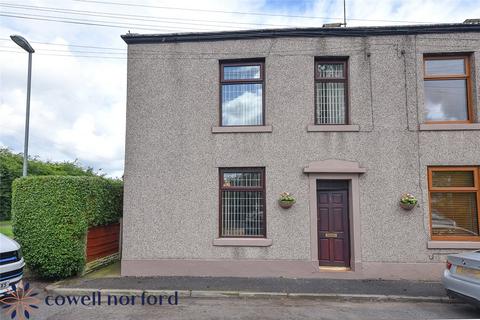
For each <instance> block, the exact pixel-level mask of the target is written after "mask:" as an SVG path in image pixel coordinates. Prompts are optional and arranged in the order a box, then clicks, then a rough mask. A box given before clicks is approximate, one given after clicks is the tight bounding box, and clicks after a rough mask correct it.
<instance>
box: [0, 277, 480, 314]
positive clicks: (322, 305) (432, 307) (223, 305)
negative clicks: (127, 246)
mask: <svg viewBox="0 0 480 320" xmlns="http://www.w3.org/2000/svg"><path fill="white" fill-rule="evenodd" d="M31 285H32V287H33V288H35V290H37V291H40V289H41V284H37V283H35V282H33V283H31ZM45 295H46V294H45V293H44V292H41V293H40V294H39V299H40V300H41V303H40V305H39V309H36V310H35V311H34V313H33V314H32V318H31V319H34V320H36V319H41V320H44V319H48V320H66V319H68V320H88V319H95V320H98V319H102V320H127V319H128V320H134V319H139V320H140V319H141V320H148V319H169V320H176V319H182V320H183V319H185V320H189V319H192V320H202V319H235V320H240V319H265V320H269V319H272V320H279V319H289V320H290V319H325V320H328V319H332V320H333V319H335V320H337V319H347V320H348V319H368V320H380V319H388V320H390V319H395V320H402V319H408V320H412V319H455V318H456V319H474V318H480V312H477V311H476V310H475V309H474V308H473V307H471V306H469V305H466V304H449V303H425V302H420V303H418V302H417V303H413V302H352V301H328V300H326V301H323V300H321V299H301V298H298V299H296V298H226V299H225V298H224V299H222V298H216V299H208V298H179V300H178V305H154V306H142V305H134V306H131V305H129V306H119V305H118V306H107V305H105V304H102V305H101V306H89V307H87V306H47V305H45V302H44V299H45ZM0 312H1V311H0ZM3 316H4V314H2V315H1V316H0V318H1V319H7V318H6V317H3Z"/></svg>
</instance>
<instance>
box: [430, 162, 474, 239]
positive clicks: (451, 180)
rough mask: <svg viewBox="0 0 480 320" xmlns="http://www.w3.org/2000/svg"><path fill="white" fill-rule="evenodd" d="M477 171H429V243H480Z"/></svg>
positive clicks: (465, 169) (444, 169) (454, 168)
mask: <svg viewBox="0 0 480 320" xmlns="http://www.w3.org/2000/svg"><path fill="white" fill-rule="evenodd" d="M478 171H479V170H478V167H431V168H428V176H429V181H428V189H429V194H430V213H431V234H432V240H459V241H462V240H467V241H468V240H470V241H479V240H480V230H479V229H480V224H479V202H480V187H479V179H480V177H479V174H478Z"/></svg>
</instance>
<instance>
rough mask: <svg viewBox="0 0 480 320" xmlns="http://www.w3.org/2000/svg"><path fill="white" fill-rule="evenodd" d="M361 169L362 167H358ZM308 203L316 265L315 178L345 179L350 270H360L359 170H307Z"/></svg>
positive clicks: (311, 241)
mask: <svg viewBox="0 0 480 320" xmlns="http://www.w3.org/2000/svg"><path fill="white" fill-rule="evenodd" d="M360 169H362V168H360ZM305 172H306V173H308V179H309V204H310V256H311V261H312V263H313V264H315V265H316V266H318V265H319V261H318V232H317V180H347V181H349V184H348V218H349V224H350V226H349V227H350V228H349V232H350V272H354V273H361V271H362V249H361V248H362V246H361V245H362V241H361V226H360V221H361V220H360V193H359V174H360V173H363V172H364V171H361V172H348V173H347V172H345V173H341V172H340V173H332V172H325V173H314V172H312V171H310V172H308V171H307V170H305Z"/></svg>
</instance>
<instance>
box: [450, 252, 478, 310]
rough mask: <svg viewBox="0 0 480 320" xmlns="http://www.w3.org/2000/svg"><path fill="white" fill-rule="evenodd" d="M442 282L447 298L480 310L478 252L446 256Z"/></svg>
mask: <svg viewBox="0 0 480 320" xmlns="http://www.w3.org/2000/svg"><path fill="white" fill-rule="evenodd" d="M442 282H443V285H444V286H445V289H446V290H447V294H448V296H450V297H455V298H459V299H461V300H464V301H466V302H470V303H472V304H474V305H476V306H477V307H479V308H480V250H478V251H473V252H467V253H459V254H452V255H449V256H447V266H446V269H445V271H444V272H443V277H442Z"/></svg>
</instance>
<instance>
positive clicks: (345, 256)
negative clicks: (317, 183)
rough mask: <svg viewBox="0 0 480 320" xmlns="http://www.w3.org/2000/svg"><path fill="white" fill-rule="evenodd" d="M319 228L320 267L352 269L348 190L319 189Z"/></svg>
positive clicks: (339, 186) (338, 185)
mask: <svg viewBox="0 0 480 320" xmlns="http://www.w3.org/2000/svg"><path fill="white" fill-rule="evenodd" d="M337 187H338V188H341V184H340V182H339V184H337ZM317 226H318V229H317V230H318V260H319V263H320V266H339V267H350V240H349V225H348V189H346V190H345V189H343V190H341V189H340V190H321V189H317Z"/></svg>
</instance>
